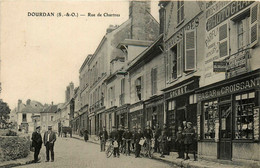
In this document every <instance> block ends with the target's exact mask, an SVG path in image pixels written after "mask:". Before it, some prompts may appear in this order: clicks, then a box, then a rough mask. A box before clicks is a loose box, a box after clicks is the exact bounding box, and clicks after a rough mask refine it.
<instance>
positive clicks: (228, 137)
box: [218, 103, 232, 160]
mask: <svg viewBox="0 0 260 168" xmlns="http://www.w3.org/2000/svg"><path fill="white" fill-rule="evenodd" d="M231 109H232V108H231V104H230V103H228V104H224V105H220V106H219V114H220V115H219V116H220V127H219V148H218V151H219V152H218V157H219V159H223V160H231V158H232V110H231Z"/></svg>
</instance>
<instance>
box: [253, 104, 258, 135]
mask: <svg viewBox="0 0 260 168" xmlns="http://www.w3.org/2000/svg"><path fill="white" fill-rule="evenodd" d="M254 139H255V140H259V107H255V108H254Z"/></svg>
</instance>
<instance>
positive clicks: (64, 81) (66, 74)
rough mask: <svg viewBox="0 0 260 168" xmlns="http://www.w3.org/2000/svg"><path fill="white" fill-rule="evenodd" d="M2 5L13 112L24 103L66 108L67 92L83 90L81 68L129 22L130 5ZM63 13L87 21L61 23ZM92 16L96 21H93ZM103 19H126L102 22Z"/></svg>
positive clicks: (2, 75) (4, 77)
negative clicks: (112, 30) (112, 29)
mask: <svg viewBox="0 0 260 168" xmlns="http://www.w3.org/2000/svg"><path fill="white" fill-rule="evenodd" d="M0 2H1V9H0V12H1V13H0V14H1V15H0V16H1V18H0V20H1V21H0V58H1V65H0V68H1V69H0V70H1V71H0V81H1V83H2V92H1V94H0V98H1V99H3V101H5V102H7V103H8V104H9V106H10V108H11V109H13V108H15V107H16V106H17V102H18V99H21V100H22V101H23V102H26V100H27V99H31V100H36V101H39V102H41V103H42V104H45V103H47V104H50V103H51V102H52V101H53V102H54V104H57V103H64V101H65V89H66V86H68V85H69V83H70V82H71V81H72V82H73V83H74V85H75V86H76V87H77V86H78V85H79V68H80V66H81V65H82V63H83V62H84V60H85V58H86V56H87V55H88V54H92V53H94V51H95V49H96V48H97V46H98V44H99V43H100V41H101V39H102V37H103V36H104V35H105V33H106V28H108V26H109V25H111V24H112V25H115V24H118V25H120V24H122V23H123V22H124V21H126V20H127V19H128V5H129V2H128V1H127V0H122V1H116V0H113V1H112V0H111V1H108V0H103V1H94V0H88V1H75V0H74V1H72V0H70V1H69V0H67V1H62V2H61V1H58V0H57V1H43V0H42V1H39V0H38V1H32V0H30V1H29V0H13V1H7V0H0ZM151 4H152V5H151V14H152V15H153V16H154V17H155V18H156V20H157V21H158V17H159V16H158V15H159V13H158V10H159V7H158V2H157V1H155V0H154V1H152V3H151ZM32 12H54V14H55V16H54V17H35V16H34V17H32V16H28V13H32ZM58 13H61V14H63V15H64V14H66V13H69V14H71V13H75V14H78V15H80V14H85V15H86V16H79V17H72V16H69V17H68V16H63V17H57V14H58ZM88 13H92V14H96V16H95V17H88ZM97 13H101V14H103V13H110V14H120V17H104V16H102V17H97Z"/></svg>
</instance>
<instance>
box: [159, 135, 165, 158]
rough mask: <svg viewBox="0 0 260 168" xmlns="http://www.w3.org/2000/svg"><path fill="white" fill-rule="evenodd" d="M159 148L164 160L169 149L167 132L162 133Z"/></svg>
mask: <svg viewBox="0 0 260 168" xmlns="http://www.w3.org/2000/svg"><path fill="white" fill-rule="evenodd" d="M158 142H159V146H160V152H161V156H160V157H162V158H164V157H165V156H164V154H165V153H166V148H167V135H166V132H165V131H162V135H161V136H160V137H159V138H158Z"/></svg>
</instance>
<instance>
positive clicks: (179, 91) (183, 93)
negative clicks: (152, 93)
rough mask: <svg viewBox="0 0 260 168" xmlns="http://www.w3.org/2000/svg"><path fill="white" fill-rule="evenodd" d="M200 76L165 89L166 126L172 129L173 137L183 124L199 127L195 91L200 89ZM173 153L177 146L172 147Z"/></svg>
mask: <svg viewBox="0 0 260 168" xmlns="http://www.w3.org/2000/svg"><path fill="white" fill-rule="evenodd" d="M199 78H200V77H199V76H193V77H191V78H189V79H186V80H184V81H182V82H180V83H178V84H176V85H173V86H171V87H169V88H166V89H164V90H163V91H164V92H165V93H164V99H165V107H166V124H167V126H168V127H169V128H171V132H172V135H176V132H177V129H178V127H179V126H181V127H183V122H184V121H186V122H191V123H192V125H193V126H194V127H196V126H197V117H196V116H197V96H196V94H195V89H197V88H199ZM172 148H173V149H171V150H173V151H175V150H176V146H175V145H173V146H172Z"/></svg>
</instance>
